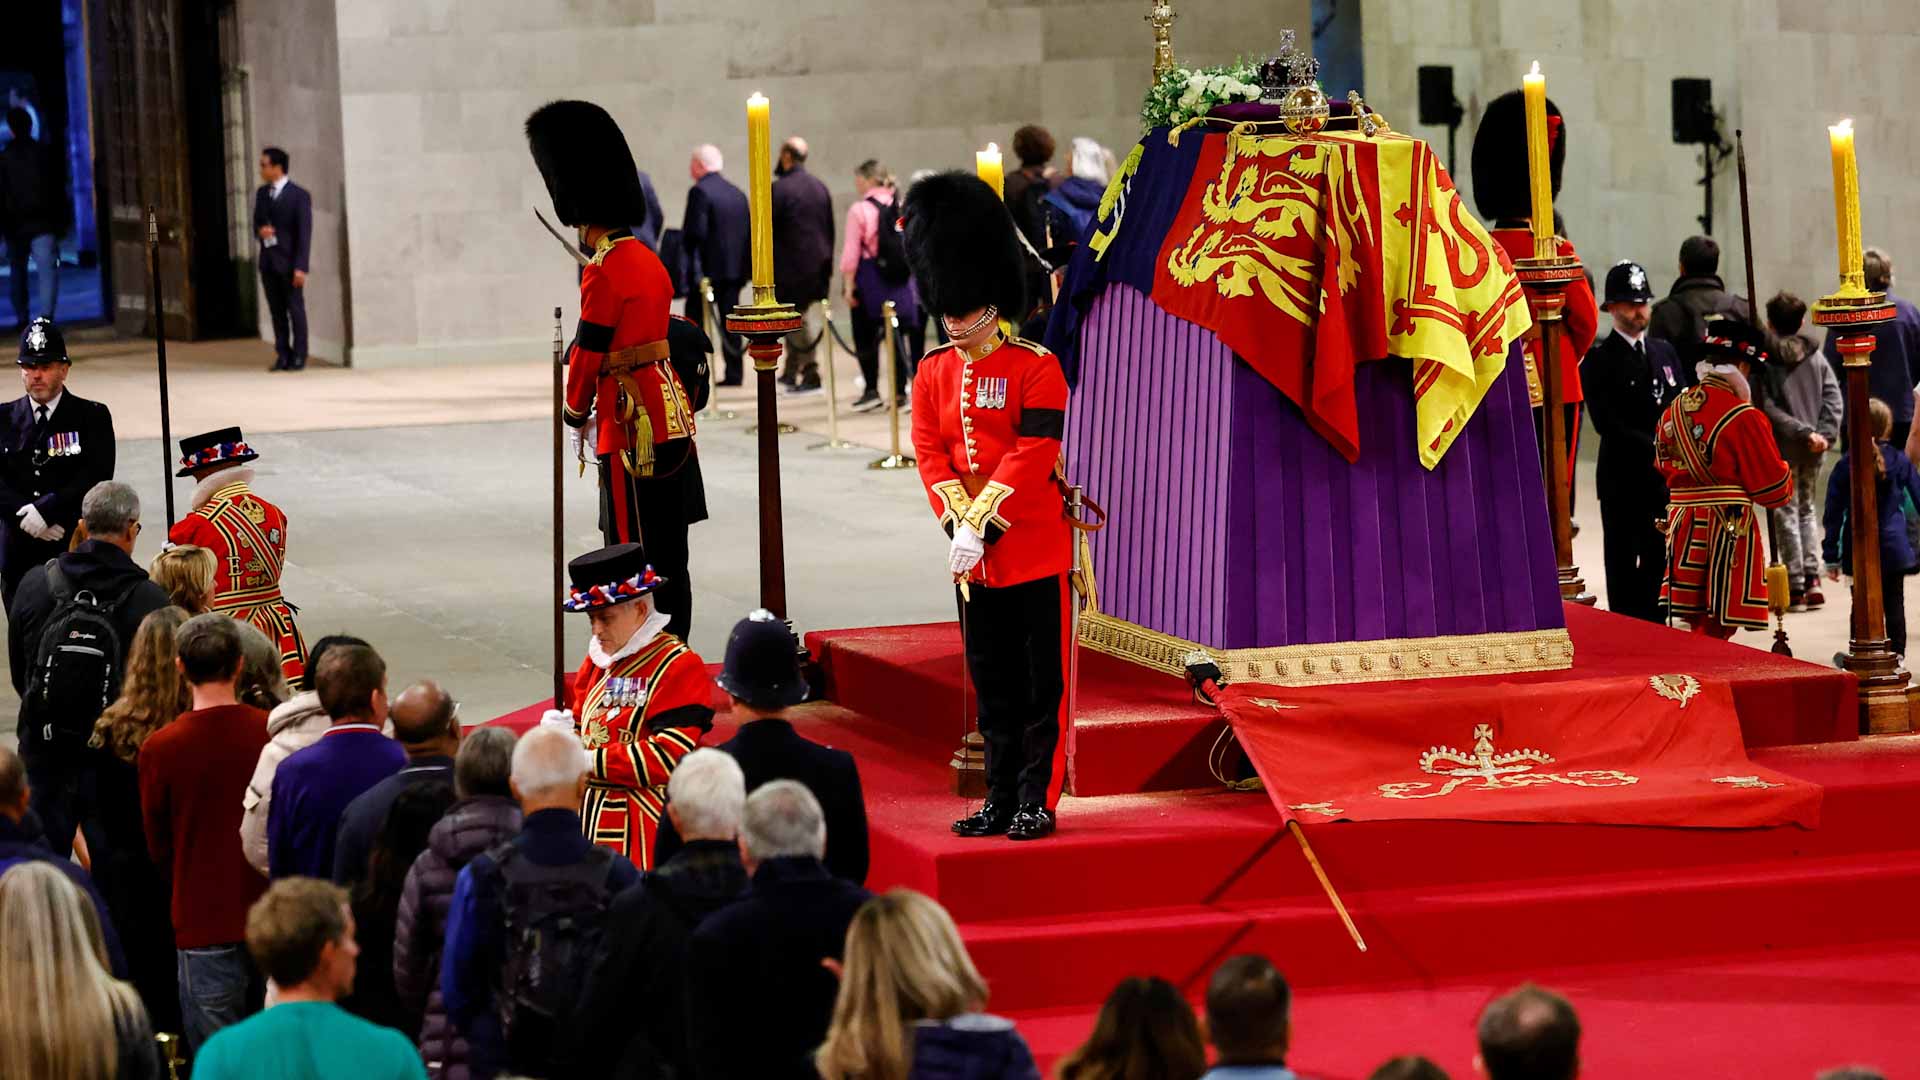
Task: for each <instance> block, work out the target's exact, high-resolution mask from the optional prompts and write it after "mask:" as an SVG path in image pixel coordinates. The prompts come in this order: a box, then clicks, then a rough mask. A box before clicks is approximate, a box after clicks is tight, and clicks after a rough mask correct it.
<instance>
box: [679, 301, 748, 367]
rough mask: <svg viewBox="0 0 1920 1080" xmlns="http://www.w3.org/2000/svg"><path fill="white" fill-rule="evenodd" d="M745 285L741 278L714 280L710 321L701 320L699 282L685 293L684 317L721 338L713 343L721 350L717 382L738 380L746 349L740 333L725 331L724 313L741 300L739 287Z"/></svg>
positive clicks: (704, 303) (701, 305)
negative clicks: (711, 320) (712, 311)
mask: <svg viewBox="0 0 1920 1080" xmlns="http://www.w3.org/2000/svg"><path fill="white" fill-rule="evenodd" d="M745 287H746V282H744V281H715V282H714V283H713V306H714V308H716V309H717V310H715V311H714V313H713V322H712V323H706V322H702V321H701V320H702V318H703V317H704V313H705V309H706V306H707V305H706V298H705V297H703V296H701V295H700V283H699V282H697V281H696V282H694V283H693V291H692V292H689V293H688V294H687V307H686V312H687V318H689V319H692V320H693V321H694V322H697V323H700V329H702V330H705V331H707V332H708V333H710V334H719V335H720V340H718V341H716V342H714V345H715V346H717V347H718V348H719V349H720V356H721V358H722V360H723V361H724V363H723V365H722V367H721V371H720V375H719V381H721V382H730V383H736V382H739V381H740V380H741V376H742V374H743V364H742V362H741V357H742V356H743V355H744V354H745V352H746V341H745V340H744V339H743V338H741V336H740V335H739V334H729V333H727V312H729V311H731V310H733V309H734V307H735V306H737V305H738V304H739V303H740V290H741V289H743V288H745Z"/></svg>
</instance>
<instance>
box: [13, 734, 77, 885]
mask: <svg viewBox="0 0 1920 1080" xmlns="http://www.w3.org/2000/svg"><path fill="white" fill-rule="evenodd" d="M31 722H33V721H29V720H26V719H24V718H23V719H22V724H23V725H24V724H26V723H31ZM20 743H21V746H20V756H21V758H22V759H23V760H24V761H25V763H26V766H27V787H28V790H29V792H30V796H29V797H30V799H31V802H30V805H31V806H32V807H33V813H34V815H35V816H36V817H38V818H39V819H40V828H41V829H42V830H43V831H44V832H45V833H46V840H47V848H48V850H50V851H52V852H53V853H54V855H55V856H56V857H58V858H62V859H64V858H66V857H67V856H68V855H71V854H72V853H73V832H74V830H75V829H77V828H79V827H80V824H81V822H83V821H85V820H86V819H87V816H88V814H89V812H90V811H91V809H92V805H93V793H92V781H93V774H92V771H91V770H89V769H88V768H87V767H86V763H85V762H84V761H83V760H82V759H81V757H80V755H79V754H77V753H74V752H71V751H65V750H58V749H50V748H48V747H47V746H46V744H45V743H43V742H41V740H40V738H39V736H38V735H37V734H33V735H29V734H28V733H27V732H26V731H24V730H23V731H21V733H20ZM92 833H93V830H91V829H89V830H88V838H89V840H91V838H92Z"/></svg>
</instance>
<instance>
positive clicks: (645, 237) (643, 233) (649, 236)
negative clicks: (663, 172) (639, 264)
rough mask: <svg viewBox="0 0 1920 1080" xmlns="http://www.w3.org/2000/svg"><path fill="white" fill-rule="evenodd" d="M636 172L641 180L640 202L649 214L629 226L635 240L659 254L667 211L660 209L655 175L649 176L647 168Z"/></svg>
mask: <svg viewBox="0 0 1920 1080" xmlns="http://www.w3.org/2000/svg"><path fill="white" fill-rule="evenodd" d="M634 172H635V174H636V176H637V177H638V178H639V180H640V202H641V204H642V205H644V206H645V207H646V208H647V216H646V218H645V220H643V221H640V222H639V223H637V224H635V225H632V226H629V228H631V229H632V230H633V238H634V239H635V240H638V241H640V242H641V243H643V244H645V245H647V250H648V251H651V252H653V253H654V254H656V255H658V254H659V253H660V234H661V232H663V231H664V230H665V229H666V226H667V213H666V211H664V210H662V209H660V196H659V195H657V194H655V193H654V190H653V177H651V176H648V175H647V170H645V169H635V170H634Z"/></svg>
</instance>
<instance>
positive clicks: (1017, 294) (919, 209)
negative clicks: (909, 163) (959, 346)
mask: <svg viewBox="0 0 1920 1080" xmlns="http://www.w3.org/2000/svg"><path fill="white" fill-rule="evenodd" d="M900 222H901V228H902V229H904V230H905V232H906V237H905V239H906V248H907V265H908V266H909V267H911V268H912V270H913V279H914V283H915V284H916V285H917V286H918V287H919V290H920V300H921V302H922V303H924V304H926V306H927V309H928V310H929V311H932V312H933V313H934V314H935V315H945V316H951V317H953V318H959V317H960V316H962V315H969V314H972V313H973V312H975V311H978V310H979V309H981V308H983V307H986V306H988V305H992V306H994V307H997V308H999V309H1000V316H1001V317H1002V318H1005V319H1012V320H1014V321H1015V322H1018V321H1020V320H1021V319H1023V318H1025V317H1026V314H1027V280H1026V275H1027V263H1026V258H1025V254H1024V253H1023V252H1022V251H1021V249H1020V238H1019V237H1018V236H1017V235H1016V234H1015V233H1014V226H1013V215H1012V214H1009V213H1008V212H1007V206H1006V204H1005V203H1003V202H1001V201H1000V196H998V195H996V194H994V191H993V188H992V187H991V186H990V185H988V183H987V182H986V181H985V180H982V179H980V178H979V177H977V176H975V175H973V174H972V173H968V172H961V171H959V170H954V171H952V172H943V173H935V174H934V175H932V176H929V177H927V178H926V179H925V180H922V181H920V182H919V183H917V184H915V185H913V187H912V189H910V190H909V191H908V192H907V198H906V203H905V209H903V210H902V211H901V214H900Z"/></svg>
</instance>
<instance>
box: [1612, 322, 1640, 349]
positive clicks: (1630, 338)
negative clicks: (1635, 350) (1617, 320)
mask: <svg viewBox="0 0 1920 1080" xmlns="http://www.w3.org/2000/svg"><path fill="white" fill-rule="evenodd" d="M1613 332H1614V333H1615V334H1617V335H1619V337H1620V340H1621V341H1624V342H1626V343H1627V344H1628V345H1638V344H1640V343H1641V342H1643V341H1645V340H1647V332H1646V331H1645V330H1642V331H1640V332H1639V333H1637V334H1629V333H1627V332H1626V331H1625V330H1622V329H1620V328H1619V327H1618V326H1616V327H1614V328H1613Z"/></svg>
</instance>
